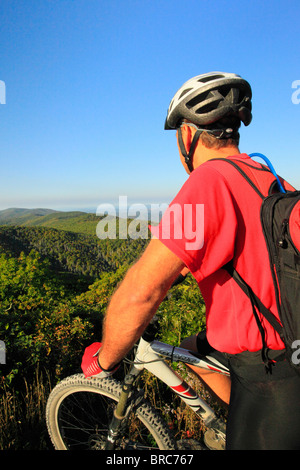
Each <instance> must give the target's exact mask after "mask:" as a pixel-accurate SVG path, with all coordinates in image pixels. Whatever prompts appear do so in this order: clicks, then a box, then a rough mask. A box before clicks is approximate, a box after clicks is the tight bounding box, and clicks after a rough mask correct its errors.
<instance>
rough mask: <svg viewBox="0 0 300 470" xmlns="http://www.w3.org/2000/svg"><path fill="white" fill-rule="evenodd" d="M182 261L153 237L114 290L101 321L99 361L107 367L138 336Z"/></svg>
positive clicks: (118, 358)
mask: <svg viewBox="0 0 300 470" xmlns="http://www.w3.org/2000/svg"><path fill="white" fill-rule="evenodd" d="M183 268H184V263H183V262H182V261H181V260H180V259H179V258H178V257H177V256H176V255H174V254H173V253H172V252H171V251H170V250H169V249H168V248H167V247H166V246H165V245H164V244H163V243H162V242H160V241H159V240H157V239H153V240H151V241H150V243H149V245H148V247H147V249H146V250H145V252H144V254H143V255H142V257H141V258H140V259H139V261H138V262H137V263H136V264H135V265H134V266H133V267H132V268H130V270H129V271H128V272H127V274H126V276H125V278H124V280H123V282H122V283H121V285H120V287H119V288H118V289H117V291H116V292H115V293H114V295H113V297H112V299H111V301H110V304H109V306H108V309H107V312H106V317H105V321H104V330H103V338H102V347H101V351H100V354H99V363H100V364H101V367H103V368H104V369H111V368H112V367H113V366H114V365H116V364H117V363H118V362H120V361H121V360H122V359H123V357H124V356H125V355H126V354H127V353H128V352H129V351H130V349H131V348H132V347H133V346H134V344H135V342H136V341H137V340H138V339H139V338H140V336H141V335H142V333H143V331H144V330H145V328H146V326H147V325H148V324H149V322H150V320H151V319H152V317H153V316H154V314H155V312H156V310H157V308H158V307H159V305H160V303H161V301H162V300H163V299H164V297H165V295H166V293H167V291H168V289H169V288H170V286H171V285H172V283H173V281H174V280H175V279H176V277H177V276H178V275H179V273H180V272H181V271H182V269H183Z"/></svg>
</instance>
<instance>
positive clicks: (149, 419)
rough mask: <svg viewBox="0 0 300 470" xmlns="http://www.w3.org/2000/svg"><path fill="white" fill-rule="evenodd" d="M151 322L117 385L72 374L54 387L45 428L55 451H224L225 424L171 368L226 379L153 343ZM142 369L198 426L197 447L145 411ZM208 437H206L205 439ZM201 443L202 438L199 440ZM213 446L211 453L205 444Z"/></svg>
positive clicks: (188, 355) (181, 352)
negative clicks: (187, 367) (186, 409)
mask: <svg viewBox="0 0 300 470" xmlns="http://www.w3.org/2000/svg"><path fill="white" fill-rule="evenodd" d="M158 332H159V324H158V321H157V319H156V318H155V319H154V321H153V322H151V324H150V325H149V326H148V328H147V329H146V330H145V332H144V334H143V336H142V337H141V339H140V340H139V343H138V345H137V348H136V351H135V353H134V359H133V360H132V361H131V365H130V368H129V370H128V372H126V374H125V375H124V378H123V379H122V382H120V381H118V380H117V379H116V378H114V376H110V377H107V378H101V379H99V378H97V377H92V378H89V379H86V378H85V377H84V375H83V374H75V375H72V376H69V377H67V378H65V379H63V380H62V381H61V382H60V383H58V384H57V385H56V386H55V387H54V388H53V390H52V392H51V393H50V395H49V398H48V401H47V406H46V422H47V428H48V432H49V435H50V438H51V441H52V443H53V445H54V448H55V449H57V450H84V449H85V450H115V451H119V450H120V451H121V450H125V451H126V450H127V451H128V450H137V451H140V450H148V451H152V450H155V449H158V450H171V451H172V450H187V449H191V450H207V449H211V448H214V449H215V448H216V449H219V450H223V449H225V423H224V421H223V420H222V419H221V418H220V417H218V416H217V414H216V412H215V411H214V410H213V409H212V408H211V407H210V406H209V405H208V403H207V402H206V401H205V400H204V399H203V398H201V397H200V396H198V394H197V393H196V392H195V391H194V390H193V389H192V388H191V387H190V386H189V385H188V384H187V383H186V382H185V380H183V379H182V378H181V377H180V375H179V374H178V373H177V372H175V371H174V369H173V368H172V367H171V363H172V362H183V363H185V364H192V365H194V366H198V367H201V368H205V369H209V370H214V371H215V372H219V373H221V374H226V375H229V370H228V369H227V368H226V367H224V366H223V365H222V364H220V363H219V362H218V361H216V359H214V358H212V357H209V356H201V355H199V354H197V353H195V352H192V351H188V350H186V349H183V348H180V347H174V346H171V345H169V344H166V343H163V342H160V341H158V340H157V339H156V337H157V334H158ZM144 369H146V370H148V371H149V372H150V373H151V374H153V375H154V376H155V377H157V378H158V379H159V380H161V381H162V382H164V383H165V384H166V385H167V386H168V387H170V389H171V390H172V391H173V392H174V393H175V394H177V395H178V396H179V397H180V398H181V400H183V401H184V402H185V403H186V404H187V405H188V406H189V407H190V408H191V409H192V410H193V411H194V412H195V413H196V415H197V416H198V417H199V418H200V419H201V420H202V421H203V424H204V425H205V428H206V429H207V431H206V432H205V434H204V439H203V442H200V441H194V440H193V439H191V440H189V439H186V440H185V439H184V440H176V439H175V438H174V435H173V433H172V432H171V430H170V428H169V426H168V424H167V422H166V421H165V420H164V419H163V417H162V415H161V413H160V412H158V410H157V409H155V407H154V406H152V405H150V404H149V403H148V402H147V401H146V399H145V397H144V391H143V390H142V389H139V387H138V385H137V384H138V378H139V377H140V375H141V373H142V371H143V370H144ZM207 433H208V435H207ZM205 437H206V438H205ZM212 441H213V447H210V445H209V444H207V442H212Z"/></svg>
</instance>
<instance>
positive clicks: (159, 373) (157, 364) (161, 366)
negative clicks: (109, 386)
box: [106, 337, 229, 449]
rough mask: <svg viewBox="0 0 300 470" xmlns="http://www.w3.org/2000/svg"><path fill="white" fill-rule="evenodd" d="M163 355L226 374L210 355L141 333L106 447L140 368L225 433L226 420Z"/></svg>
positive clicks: (127, 405) (114, 434) (114, 436)
mask: <svg viewBox="0 0 300 470" xmlns="http://www.w3.org/2000/svg"><path fill="white" fill-rule="evenodd" d="M164 357H165V358H169V359H171V362H172V361H174V362H184V363H186V364H192V365H194V366H196V367H201V368H204V369H207V370H212V371H214V372H218V373H221V374H225V375H229V370H228V369H227V368H226V367H225V366H223V365H222V364H220V363H219V362H218V361H217V360H216V359H214V358H212V357H209V356H200V355H199V354H197V353H194V352H192V351H188V350H186V349H183V348H179V347H173V346H171V345H169V344H166V343H162V342H160V341H157V340H152V341H147V340H146V339H144V338H143V337H142V338H141V339H140V341H139V344H138V348H137V352H136V355H135V358H134V361H133V366H132V367H131V370H130V371H129V373H128V374H127V375H126V377H125V379H124V383H123V391H122V393H121V396H120V399H119V402H118V404H117V407H116V409H115V413H114V417H113V420H112V423H111V426H110V429H109V433H108V438H107V444H106V449H113V448H114V443H115V441H116V439H117V436H118V429H119V428H120V425H121V422H122V420H123V419H124V418H125V416H126V415H127V413H128V410H129V409H131V406H132V405H133V403H128V398H129V394H130V391H131V389H132V386H133V384H134V382H135V380H136V378H137V377H138V376H139V374H140V373H141V372H142V371H143V369H146V370H148V371H149V372H150V373H152V374H153V375H154V376H155V377H157V378H158V379H159V380H161V381H162V382H163V383H165V384H166V385H167V386H168V387H170V388H171V389H172V390H173V391H174V392H175V393H176V394H177V395H178V396H179V397H180V398H181V399H182V400H183V401H184V402H185V403H186V404H187V405H188V406H189V407H190V408H191V409H192V410H193V411H194V412H195V413H196V414H197V415H198V416H199V417H200V418H201V419H202V420H203V422H204V424H205V426H207V427H210V428H213V429H214V430H216V431H217V432H218V433H220V434H221V435H222V436H224V437H225V424H224V423H223V422H222V421H221V420H220V419H219V418H218V417H217V416H216V414H215V412H214V410H213V409H212V408H211V407H210V406H209V405H208V404H207V403H206V402H205V401H204V400H203V399H202V398H201V397H199V396H198V394H197V393H196V392H195V391H194V390H193V389H192V388H191V387H190V386H189V385H188V384H187V383H186V382H185V381H184V380H183V379H182V378H181V377H180V375H179V374H178V373H177V372H175V371H174V370H173V369H172V368H171V367H170V366H169V364H167V362H166V361H165V360H164V359H163V358H164Z"/></svg>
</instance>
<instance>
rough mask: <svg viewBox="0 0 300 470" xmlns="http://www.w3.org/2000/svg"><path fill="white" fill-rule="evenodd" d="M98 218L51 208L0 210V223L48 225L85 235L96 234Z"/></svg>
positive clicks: (83, 213) (30, 225)
mask: <svg viewBox="0 0 300 470" xmlns="http://www.w3.org/2000/svg"><path fill="white" fill-rule="evenodd" d="M99 220H100V218H99V217H97V216H96V215H94V214H88V213H86V212H81V211H70V212H63V211H56V210H53V209H17V208H16V209H15V208H12V209H5V210H2V211H0V225H10V226H19V227H48V228H55V229H58V230H65V231H70V232H75V233H83V234H86V235H96V226H97V224H98V222H99Z"/></svg>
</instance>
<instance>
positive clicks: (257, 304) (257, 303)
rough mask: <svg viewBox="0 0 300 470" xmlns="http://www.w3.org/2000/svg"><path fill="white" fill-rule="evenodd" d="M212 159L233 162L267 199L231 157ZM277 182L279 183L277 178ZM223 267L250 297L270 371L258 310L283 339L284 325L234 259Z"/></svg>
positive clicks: (266, 364)
mask: <svg viewBox="0 0 300 470" xmlns="http://www.w3.org/2000/svg"><path fill="white" fill-rule="evenodd" d="M212 160H222V161H224V162H227V163H229V164H231V165H232V166H233V167H234V168H235V169H236V170H237V171H238V172H239V173H240V174H241V175H242V176H243V178H245V179H246V181H247V182H248V183H249V184H250V186H251V187H252V188H253V189H254V191H255V192H256V193H257V194H258V195H259V196H260V197H261V199H262V200H264V199H265V196H264V195H263V194H262V192H261V191H260V190H259V189H258V187H257V186H256V185H255V184H254V182H253V181H252V180H251V178H250V177H249V176H248V175H247V174H246V173H245V172H244V171H243V170H242V168H241V167H240V166H239V165H237V164H236V163H235V162H233V161H232V160H229V159H224V158H215V159H212ZM212 160H210V161H212ZM266 171H270V170H266ZM275 182H276V183H277V181H276V180H275ZM271 186H274V182H273V183H272V185H271ZM223 269H225V270H226V271H227V272H228V274H229V275H230V276H231V277H232V278H233V279H234V280H235V282H236V283H237V284H238V285H239V287H240V288H241V289H242V290H243V292H244V293H245V294H246V295H247V297H248V298H249V300H250V302H251V305H252V310H253V315H254V318H255V320H256V323H257V326H258V329H259V332H260V334H261V338H262V359H263V362H264V363H265V366H266V370H267V372H269V371H270V364H271V363H272V361H271V360H270V359H269V357H268V347H267V345H266V340H265V331H264V328H263V326H262V323H261V321H260V318H259V316H258V313H257V312H260V313H261V314H262V315H263V316H264V317H265V319H266V320H267V321H268V322H269V323H270V324H271V326H272V327H273V328H274V329H275V331H276V332H277V333H278V334H279V336H280V338H281V339H282V340H283V327H282V325H281V324H280V322H279V321H278V320H277V318H276V317H275V315H273V313H272V312H270V310H268V309H267V308H266V307H265V305H264V304H263V303H262V302H261V300H260V299H259V297H257V295H256V294H255V293H254V292H253V290H252V289H251V287H250V286H249V285H248V284H247V283H246V281H245V280H244V279H243V278H242V276H241V275H240V274H239V273H238V272H237V270H236V269H235V267H234V265H233V260H231V261H229V263H227V264H226V265H225V266H223Z"/></svg>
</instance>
